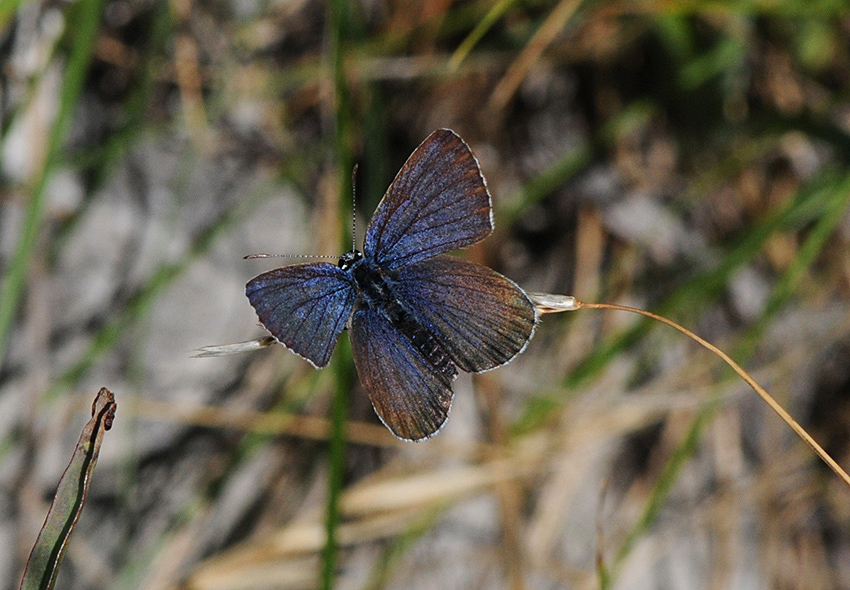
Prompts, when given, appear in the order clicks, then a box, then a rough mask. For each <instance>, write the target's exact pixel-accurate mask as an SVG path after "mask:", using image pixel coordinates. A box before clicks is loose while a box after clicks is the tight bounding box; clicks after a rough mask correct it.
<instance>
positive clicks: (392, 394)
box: [246, 129, 537, 440]
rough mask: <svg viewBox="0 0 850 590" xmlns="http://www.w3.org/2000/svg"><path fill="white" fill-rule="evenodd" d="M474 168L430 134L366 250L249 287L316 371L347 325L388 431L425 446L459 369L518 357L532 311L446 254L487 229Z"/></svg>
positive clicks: (497, 279)
mask: <svg viewBox="0 0 850 590" xmlns="http://www.w3.org/2000/svg"><path fill="white" fill-rule="evenodd" d="M491 211H492V207H491V205H490V195H489V193H488V192H487V187H486V184H485V182H484V177H483V176H482V175H481V171H480V169H479V166H478V162H477V160H476V159H475V157H474V156H473V155H472V152H471V151H470V149H469V147H468V146H467V145H466V144H465V143H464V142H463V140H461V139H460V137H458V136H457V135H456V134H455V133H454V132H453V131H450V130H447V129H441V130H438V131H435V132H434V133H432V134H431V135H430V136H429V137H428V138H427V139H426V140H425V141H424V142H422V144H421V145H420V146H419V147H418V148H417V149H416V150H415V151H414V152H413V154H411V156H410V157H409V158H408V160H407V162H406V163H405V164H404V166H402V168H401V170H400V171H399V173H398V175H397V176H396V178H395V180H394V181H393V183H392V184H391V185H390V188H389V189H388V190H387V193H386V195H384V198H383V200H382V201H381V203H380V204H379V205H378V207H377V209H376V210H375V214H374V215H373V217H372V220H371V222H370V223H369V226H368V227H367V229H366V237H365V239H364V244H363V252H362V254H361V253H360V252H359V251H357V250H352V251H350V252H347V253H345V254H343V255H342V256H341V257H340V258H339V263H338V265H336V266H334V265H332V264H328V263H310V264H296V265H291V266H287V267H283V268H278V269H275V270H272V271H269V272H266V273H263V274H261V275H259V276H257V277H255V278H253V279H251V281H249V282H248V285H247V287H246V294H247V296H248V299H249V301H250V302H251V305H252V306H253V307H254V309H255V310H256V312H257V315H258V317H259V318H260V321H261V323H262V324H263V326H265V327H266V329H267V330H269V332H271V334H272V335H273V336H274V337H275V338H276V339H277V340H278V341H279V342H281V343H282V344H284V345H285V346H286V347H287V348H289V349H290V350H292V351H293V352H295V353H296V354H298V355H300V356H302V357H303V358H305V359H307V360H308V361H310V362H311V363H312V364H313V365H314V366H316V367H324V366H325V365H327V364H328V362H329V361H330V357H331V353H332V352H333V348H334V346H335V344H336V341H337V339H338V338H339V336H340V334H341V333H342V331H343V329H344V328H346V327H347V328H348V330H349V336H350V339H351V344H352V352H353V354H354V361H355V364H356V366H357V371H358V374H359V375H360V380H361V383H362V384H363V387H364V389H365V390H366V392H367V393H368V394H369V398H370V399H371V401H372V405H373V406H374V408H375V411H376V412H377V414H378V416H379V417H380V418H381V420H382V421H383V422H384V424H386V426H387V427H388V428H389V429H390V430H391V431H392V432H393V433H394V434H395V435H396V436H398V437H399V438H402V439H405V440H421V439H424V438H427V437H429V436H431V435H433V434H434V433H436V432H437V431H438V430H439V429H440V428H441V427H442V426H443V425H444V424H445V422H446V420H447V418H448V413H449V408H450V407H451V402H452V398H453V392H452V387H451V386H452V381H453V380H454V379H455V377H456V376H457V373H458V369H461V370H463V371H466V372H481V371H487V370H490V369H493V368H495V367H498V366H500V365H503V364H505V363H507V362H509V361H510V360H511V359H513V358H514V357H515V356H516V355H517V354H519V353H520V352H521V351H522V350H523V349H524V348H525V346H526V344H527V343H528V341H529V339H530V338H531V335H532V333H533V331H534V326H535V324H536V321H537V314H536V311H535V308H534V305H533V304H532V303H531V301H530V300H529V298H528V296H527V295H526V294H525V292H524V291H523V290H522V289H520V288H519V287H518V286H517V285H516V284H514V283H513V282H512V281H510V280H509V279H507V278H505V277H504V276H502V275H500V274H499V273H497V272H495V271H493V270H491V269H489V268H487V267H485V266H482V265H479V264H475V263H472V262H467V261H464V260H461V259H458V258H454V257H451V256H445V255H443V253H444V252H447V251H449V250H453V249H456V248H462V247H464V246H468V245H470V244H473V243H475V242H478V241H480V240H482V239H484V238H485V237H486V236H487V235H489V234H490V232H491V231H492V229H493V222H492V216H491Z"/></svg>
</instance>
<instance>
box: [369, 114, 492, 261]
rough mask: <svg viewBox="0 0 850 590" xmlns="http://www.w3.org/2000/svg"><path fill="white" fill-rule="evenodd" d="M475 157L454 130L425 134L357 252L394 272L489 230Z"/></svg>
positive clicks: (476, 238) (486, 198)
mask: <svg viewBox="0 0 850 590" xmlns="http://www.w3.org/2000/svg"><path fill="white" fill-rule="evenodd" d="M491 212H492V208H491V206H490V194H489V193H488V192H487V186H486V184H485V182H484V177H483V176H482V175H481V169H480V168H479V167H478V160H476V159H475V156H473V155H472V151H471V150H470V149H469V146H467V145H466V144H465V143H464V142H463V140H462V139H461V138H460V137H458V136H457V135H456V134H455V132H454V131H451V130H449V129H439V130H437V131H435V132H434V133H432V134H431V135H429V136H428V137H427V139H425V141H423V142H422V144H421V145H420V146H419V147H418V148H416V150H415V151H414V152H413V153H412V154H411V155H410V157H409V158H408V159H407V162H405V163H404V166H402V167H401V170H399V172H398V174H397V175H396V177H395V180H393V182H392V184H391V185H390V188H389V189H387V193H386V194H385V195H384V198H383V199H382V200H381V202H380V203H379V204H378V208H377V209H376V210H375V215H374V216H373V217H372V221H371V222H370V223H369V227H368V228H366V236H365V239H364V243H363V252H364V254H365V255H366V256H367V257H372V258H374V260H375V261H376V262H377V263H378V265H379V266H381V267H382V268H384V269H385V270H395V269H398V268H401V267H402V266H405V265H407V264H412V263H414V262H417V261H420V260H425V259H426V258H431V257H432V256H435V255H437V254H440V253H442V252H447V251H449V250H454V249H455V248H461V247H463V246H468V245H470V244H474V243H475V242H478V241H479V240H482V239H484V238H485V237H487V236H488V235H489V234H490V232H491V231H493V220H492V217H491Z"/></svg>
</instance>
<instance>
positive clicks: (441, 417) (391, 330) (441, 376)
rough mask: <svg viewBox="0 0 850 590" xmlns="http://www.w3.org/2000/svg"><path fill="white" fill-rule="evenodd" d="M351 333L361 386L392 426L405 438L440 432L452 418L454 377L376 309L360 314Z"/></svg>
mask: <svg viewBox="0 0 850 590" xmlns="http://www.w3.org/2000/svg"><path fill="white" fill-rule="evenodd" d="M349 335H350V337H351V349H352V352H353V354H354V362H355V364H356V365H357V373H358V374H359V375H360V382H361V383H362V384H363V388H364V389H365V390H366V393H367V394H369V399H370V400H371V401H372V406H373V407H374V408H375V412H377V414H378V416H379V417H380V418H381V421H382V422H383V423H384V424H385V425H386V426H387V428H389V429H390V430H391V431H392V432H393V434H395V435H396V436H397V437H399V438H402V439H405V440H421V439H423V438H427V437H429V436H431V435H432V434H434V433H436V432H437V431H438V430H440V428H442V426H443V424H445V422H446V420H447V419H448V417H449V408H450V407H451V404H452V396H453V393H452V386H451V385H452V380H453V376H449V375H448V374H447V373H445V372H440V371H438V370H437V369H435V368H434V367H433V366H431V365H430V364H429V363H428V362H427V361H426V360H425V358H424V357H423V356H422V355H421V354H420V352H419V351H418V350H416V348H414V347H413V346H412V345H411V343H410V342H409V341H408V339H407V338H405V336H403V335H402V334H401V332H399V331H398V330H397V329H396V328H395V327H394V326H393V325H392V324H390V322H389V321H388V320H387V318H386V317H385V316H384V315H382V314H381V313H380V312H379V311H377V310H372V309H368V308H364V309H360V310H357V311H355V312H354V315H353V317H352V321H351V331H350V334H349Z"/></svg>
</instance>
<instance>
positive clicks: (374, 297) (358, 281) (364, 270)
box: [350, 259, 457, 383]
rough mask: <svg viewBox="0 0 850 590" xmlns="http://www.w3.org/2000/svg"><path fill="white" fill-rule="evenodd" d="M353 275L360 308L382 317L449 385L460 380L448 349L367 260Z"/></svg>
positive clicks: (362, 261)
mask: <svg viewBox="0 0 850 590" xmlns="http://www.w3.org/2000/svg"><path fill="white" fill-rule="evenodd" d="M350 272H351V275H352V277H354V283H355V285H356V289H357V295H358V303H357V305H362V306H366V307H369V308H370V309H373V310H375V311H379V312H380V313H381V314H383V316H384V317H386V318H387V320H388V321H389V323H390V324H391V325H392V326H393V327H394V328H395V329H396V330H398V331H399V333H400V334H401V335H403V336H404V337H405V339H407V341H408V342H410V344H411V345H412V346H413V347H414V348H415V349H416V350H417V351H418V352H419V353H420V354H421V355H422V357H423V358H424V359H425V360H426V361H427V362H428V364H429V365H431V366H432V367H434V368H435V369H436V370H437V372H438V373H439V374H440V375H442V376H443V378H444V379H445V380H446V382H447V383H448V382H451V381H452V380H453V379H454V378H455V377H457V366H456V365H455V364H454V362H453V361H452V359H451V357H450V356H449V353H448V351H447V350H446V348H445V346H444V345H443V344H442V342H440V340H439V339H438V338H437V336H436V335H435V334H434V333H433V332H432V331H431V330H429V329H428V328H427V327H426V326H425V325H423V324H422V323H421V322H420V321H419V320H418V319H417V318H416V317H415V316H414V315H413V314H412V313H411V312H410V310H408V309H407V308H406V307H405V306H404V304H403V303H402V302H401V301H400V300H399V299H398V297H397V296H396V294H395V293H394V292H393V288H392V285H391V283H390V281H388V280H387V278H385V277H384V275H383V274H382V273H381V271H380V270H379V269H378V267H377V266H376V265H375V264H374V263H372V262H370V261H368V260H366V259H362V260H359V261H357V263H356V264H354V265H353V266H352V267H351V270H350Z"/></svg>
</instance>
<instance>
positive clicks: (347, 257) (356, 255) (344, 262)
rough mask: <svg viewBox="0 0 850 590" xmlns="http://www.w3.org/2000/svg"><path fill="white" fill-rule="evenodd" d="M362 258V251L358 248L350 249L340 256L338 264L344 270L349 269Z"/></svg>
mask: <svg viewBox="0 0 850 590" xmlns="http://www.w3.org/2000/svg"><path fill="white" fill-rule="evenodd" d="M361 258H363V255H362V254H361V253H360V252H358V251H357V250H350V251H348V252H346V253H345V254H343V255H342V256H340V257H339V262H338V263H337V266H339V267H340V268H341V269H342V270H348V269H349V268H351V267H352V266H354V263H355V262H357V261H358V260H360V259H361Z"/></svg>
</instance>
